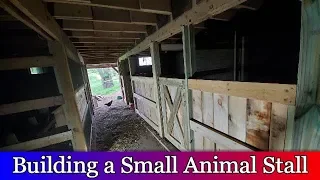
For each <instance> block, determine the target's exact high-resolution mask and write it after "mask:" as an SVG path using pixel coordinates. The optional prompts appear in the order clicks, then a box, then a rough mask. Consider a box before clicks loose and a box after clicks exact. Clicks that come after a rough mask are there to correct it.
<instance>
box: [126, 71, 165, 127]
mask: <svg viewBox="0 0 320 180" xmlns="http://www.w3.org/2000/svg"><path fill="white" fill-rule="evenodd" d="M132 80H133V90H134V93H135V94H137V95H138V96H139V98H136V97H135V103H136V107H135V108H136V109H137V110H138V111H139V113H140V114H142V115H143V116H144V117H146V118H148V120H147V121H149V120H150V121H151V123H153V127H156V126H158V124H159V119H158V117H157V115H156V105H155V95H154V84H153V79H152V78H151V77H133V78H132ZM150 103H153V104H154V105H153V106H150V105H151V104H150ZM148 123H150V122H148ZM155 130H156V131H158V129H155Z"/></svg>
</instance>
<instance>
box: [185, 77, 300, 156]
mask: <svg viewBox="0 0 320 180" xmlns="http://www.w3.org/2000/svg"><path fill="white" fill-rule="evenodd" d="M189 89H192V108H193V116H192V119H193V120H195V121H194V122H193V123H192V124H193V125H191V129H192V130H193V131H194V138H193V140H194V150H199V151H201V150H202V151H203V150H210V151H212V150H217V151H220V150H223V151H226V150H230V151H233V150H247V147H246V146H243V148H244V149H242V148H240V149H237V148H235V147H234V146H233V145H234V144H235V143H233V144H231V145H230V146H229V145H228V144H224V143H225V142H224V141H225V140H221V139H215V140H216V141H215V142H214V141H212V138H211V140H210V136H211V135H210V134H208V133H214V131H212V130H216V131H218V132H222V133H224V134H225V135H227V136H229V137H232V138H234V139H236V140H238V141H240V142H243V143H246V144H248V145H250V146H251V148H250V149H252V150H253V149H255V148H256V149H258V150H273V151H283V150H284V149H285V140H286V131H287V130H289V129H287V122H290V123H291V120H289V121H288V118H291V116H290V114H289V113H288V112H291V109H292V108H294V106H293V105H294V104H295V92H296V85H283V84H262V83H242V82H223V81H211V80H189ZM288 115H289V116H288ZM195 122H198V123H200V125H201V126H202V127H201V128H200V129H201V130H199V128H198V129H197V128H196V127H197V126H199V125H197V126H196V125H195V124H196V123H195ZM210 128H211V129H212V130H210ZM205 130H207V132H204V131H205ZM234 142H235V141H234ZM237 144H238V143H237Z"/></svg>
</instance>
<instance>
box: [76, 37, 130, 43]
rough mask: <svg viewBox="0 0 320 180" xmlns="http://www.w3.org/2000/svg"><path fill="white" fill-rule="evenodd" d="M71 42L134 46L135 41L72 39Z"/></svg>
mask: <svg viewBox="0 0 320 180" xmlns="http://www.w3.org/2000/svg"><path fill="white" fill-rule="evenodd" d="M71 41H72V42H73V43H74V42H77V43H78V42H79V43H87V44H88V43H89V44H91V43H95V44H97V43H110V44H111V43H116V44H134V43H135V42H134V40H130V39H129V40H128V39H100V38H99V39H95V38H71Z"/></svg>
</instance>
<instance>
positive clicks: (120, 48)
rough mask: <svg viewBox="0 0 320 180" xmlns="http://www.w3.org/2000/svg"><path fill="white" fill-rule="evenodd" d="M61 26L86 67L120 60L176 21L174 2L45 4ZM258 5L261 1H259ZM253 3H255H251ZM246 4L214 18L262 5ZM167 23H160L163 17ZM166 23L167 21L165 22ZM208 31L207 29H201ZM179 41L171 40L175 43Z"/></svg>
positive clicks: (72, 0) (67, 0)
mask: <svg viewBox="0 0 320 180" xmlns="http://www.w3.org/2000/svg"><path fill="white" fill-rule="evenodd" d="M43 1H44V2H47V3H48V5H47V6H48V9H49V10H50V13H51V15H52V16H53V17H54V18H56V19H57V20H58V22H60V25H61V28H62V29H63V30H64V31H65V32H66V34H67V35H68V37H69V38H70V40H71V42H72V43H73V44H74V45H75V47H76V48H77V49H78V51H79V52H80V54H81V55H82V56H83V58H84V61H85V63H86V64H89V63H93V62H94V63H96V62H99V61H102V60H104V62H105V61H107V62H116V61H117V60H118V58H119V57H120V56H121V55H122V54H124V53H126V52H127V51H128V50H130V49H132V48H133V47H134V46H135V45H137V44H139V43H140V42H142V41H143V40H144V39H145V38H146V37H147V36H148V35H151V34H152V33H154V32H155V31H157V30H158V29H159V27H158V26H159V24H161V23H162V24H166V23H168V22H169V21H170V20H171V19H172V9H171V0H43ZM255 2H257V1H255ZM249 3H251V2H249ZM249 3H246V4H243V5H240V6H238V7H236V8H234V9H231V10H228V11H226V12H224V13H222V14H219V15H216V16H214V17H212V19H216V20H224V21H225V20H230V19H231V18H232V17H233V16H234V15H235V13H236V11H237V9H243V8H245V9H252V10H255V8H256V7H258V6H259V4H257V3H255V4H252V3H251V4H249ZM164 16H165V17H167V18H166V19H167V20H168V21H167V22H165V23H163V22H161V23H160V22H159V19H161V18H160V17H164ZM162 19H163V18H162ZM197 27H198V28H204V26H203V25H201V24H199V25H197ZM176 40H179V38H176V39H174V38H173V39H171V40H170V39H169V41H170V42H173V43H175V41H176Z"/></svg>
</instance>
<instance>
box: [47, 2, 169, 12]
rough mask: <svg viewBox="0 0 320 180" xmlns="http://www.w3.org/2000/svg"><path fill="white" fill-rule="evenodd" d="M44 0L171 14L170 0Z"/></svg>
mask: <svg viewBox="0 0 320 180" xmlns="http://www.w3.org/2000/svg"><path fill="white" fill-rule="evenodd" d="M43 1H45V2H55V3H65V4H77V5H86V6H93V7H102V8H111V9H120V10H130V11H137V12H149V13H157V14H163V15H171V14H172V13H171V0H161V1H159V0H108V1H106V0H91V1H79V0H43Z"/></svg>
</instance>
